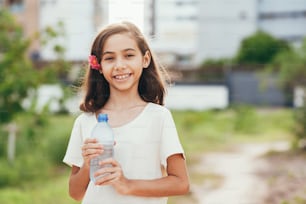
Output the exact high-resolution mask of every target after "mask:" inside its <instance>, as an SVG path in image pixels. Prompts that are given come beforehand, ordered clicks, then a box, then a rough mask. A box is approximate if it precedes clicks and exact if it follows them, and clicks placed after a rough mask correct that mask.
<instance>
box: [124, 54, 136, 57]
mask: <svg viewBox="0 0 306 204" xmlns="http://www.w3.org/2000/svg"><path fill="white" fill-rule="evenodd" d="M134 56H135V55H133V54H127V55H126V57H127V58H131V57H134Z"/></svg>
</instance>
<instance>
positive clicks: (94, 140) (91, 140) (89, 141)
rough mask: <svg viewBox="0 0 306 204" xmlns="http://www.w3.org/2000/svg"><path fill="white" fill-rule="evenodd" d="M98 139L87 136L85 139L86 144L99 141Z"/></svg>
mask: <svg viewBox="0 0 306 204" xmlns="http://www.w3.org/2000/svg"><path fill="white" fill-rule="evenodd" d="M97 142H98V140H97V139H96V138H87V139H86V140H85V141H84V144H89V143H97Z"/></svg>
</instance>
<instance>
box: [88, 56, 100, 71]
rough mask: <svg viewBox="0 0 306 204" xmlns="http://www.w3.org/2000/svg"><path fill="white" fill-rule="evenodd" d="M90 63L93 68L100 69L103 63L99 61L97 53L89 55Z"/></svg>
mask: <svg viewBox="0 0 306 204" xmlns="http://www.w3.org/2000/svg"><path fill="white" fill-rule="evenodd" d="M88 63H89V65H90V68H91V69H95V70H99V69H100V68H101V65H100V64H99V63H98V60H97V57H96V56H95V55H90V56H89V57H88Z"/></svg>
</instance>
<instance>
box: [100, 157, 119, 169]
mask: <svg viewBox="0 0 306 204" xmlns="http://www.w3.org/2000/svg"><path fill="white" fill-rule="evenodd" d="M105 164H111V165H112V166H113V167H120V164H119V163H118V162H117V161H116V160H115V159H114V158H107V159H104V160H103V161H100V162H99V165H101V166H102V165H105Z"/></svg>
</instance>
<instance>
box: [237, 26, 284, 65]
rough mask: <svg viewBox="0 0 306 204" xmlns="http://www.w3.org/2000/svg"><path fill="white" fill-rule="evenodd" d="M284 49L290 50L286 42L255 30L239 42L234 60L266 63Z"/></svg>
mask: <svg viewBox="0 0 306 204" xmlns="http://www.w3.org/2000/svg"><path fill="white" fill-rule="evenodd" d="M285 50H290V47H289V45H288V44H287V43H286V42H284V41H282V40H279V39H276V38H274V37H273V36H271V35H269V34H268V33H265V32H263V31H257V32H256V33H255V34H253V35H251V36H249V37H247V38H245V39H244V40H243V41H242V42H241V45H240V48H239V50H238V53H237V56H236V57H235V61H236V63H239V64H253V65H260V64H267V63H270V62H271V61H272V60H273V58H274V57H275V56H276V55H277V54H278V53H281V52H283V51H285Z"/></svg>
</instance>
